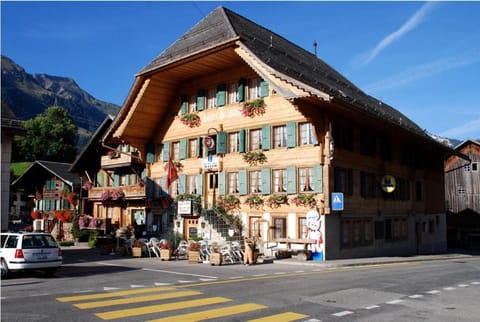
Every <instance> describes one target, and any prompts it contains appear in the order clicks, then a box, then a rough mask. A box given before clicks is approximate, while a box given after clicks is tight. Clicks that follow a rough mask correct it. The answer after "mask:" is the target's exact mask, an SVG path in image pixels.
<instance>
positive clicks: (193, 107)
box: [188, 95, 197, 113]
mask: <svg viewBox="0 0 480 322" xmlns="http://www.w3.org/2000/svg"><path fill="white" fill-rule="evenodd" d="M196 111H197V96H195V95H190V97H189V99H188V112H189V113H192V112H196Z"/></svg>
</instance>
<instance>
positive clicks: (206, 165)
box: [202, 155, 220, 171]
mask: <svg viewBox="0 0 480 322" xmlns="http://www.w3.org/2000/svg"><path fill="white" fill-rule="evenodd" d="M202 169H203V170H219V171H220V158H218V157H212V156H211V155H210V156H209V157H208V158H206V159H202Z"/></svg>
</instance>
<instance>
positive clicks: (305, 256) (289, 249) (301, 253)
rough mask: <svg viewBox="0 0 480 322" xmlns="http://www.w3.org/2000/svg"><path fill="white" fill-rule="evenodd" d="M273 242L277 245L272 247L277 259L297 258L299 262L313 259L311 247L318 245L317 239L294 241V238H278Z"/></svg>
mask: <svg viewBox="0 0 480 322" xmlns="http://www.w3.org/2000/svg"><path fill="white" fill-rule="evenodd" d="M273 242H275V243H276V245H275V246H273V247H272V250H274V251H275V257H276V258H277V259H281V258H289V257H292V255H293V256H296V258H297V259H298V260H302V261H306V260H309V259H311V258H312V251H311V250H310V249H309V246H310V245H313V244H315V243H316V240H315V239H294V238H277V239H274V240H273Z"/></svg>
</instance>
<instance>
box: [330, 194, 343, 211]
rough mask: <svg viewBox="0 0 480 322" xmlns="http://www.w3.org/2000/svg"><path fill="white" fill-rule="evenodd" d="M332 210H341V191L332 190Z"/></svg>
mask: <svg viewBox="0 0 480 322" xmlns="http://www.w3.org/2000/svg"><path fill="white" fill-rule="evenodd" d="M331 203H332V210H334V211H343V192H332V201H331Z"/></svg>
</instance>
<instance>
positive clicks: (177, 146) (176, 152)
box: [171, 142, 180, 160]
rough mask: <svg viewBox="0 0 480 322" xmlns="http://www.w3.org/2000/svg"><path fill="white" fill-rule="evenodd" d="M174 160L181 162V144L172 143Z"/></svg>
mask: <svg viewBox="0 0 480 322" xmlns="http://www.w3.org/2000/svg"><path fill="white" fill-rule="evenodd" d="M171 157H172V160H180V142H172V155H171Z"/></svg>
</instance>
